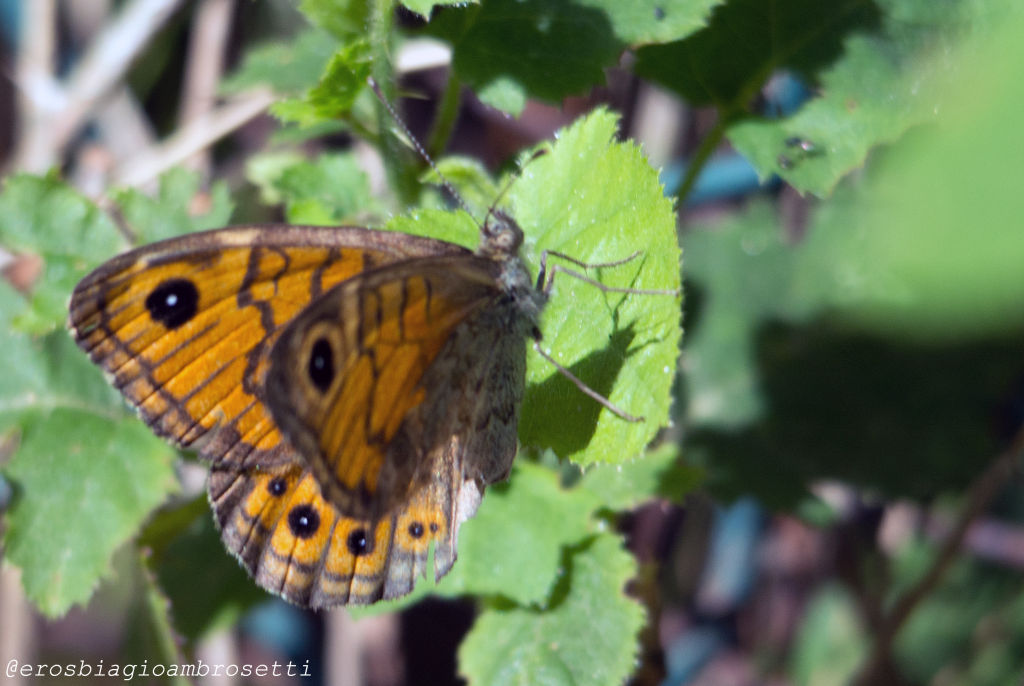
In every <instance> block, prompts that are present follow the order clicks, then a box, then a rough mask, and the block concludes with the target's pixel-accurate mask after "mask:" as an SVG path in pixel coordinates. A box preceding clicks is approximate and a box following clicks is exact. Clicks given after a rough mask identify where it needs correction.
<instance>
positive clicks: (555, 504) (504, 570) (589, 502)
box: [356, 460, 595, 616]
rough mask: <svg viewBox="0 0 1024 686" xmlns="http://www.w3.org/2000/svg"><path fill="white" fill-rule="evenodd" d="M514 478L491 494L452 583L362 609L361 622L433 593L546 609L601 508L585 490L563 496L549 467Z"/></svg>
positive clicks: (421, 585) (465, 529) (420, 585)
mask: <svg viewBox="0 0 1024 686" xmlns="http://www.w3.org/2000/svg"><path fill="white" fill-rule="evenodd" d="M512 471H513V474H512V478H511V479H509V481H507V482H505V483H502V484H498V485H496V486H492V487H491V488H489V489H488V490H487V493H486V494H485V496H484V499H483V502H482V503H481V504H480V509H479V510H478V511H477V513H476V516H474V517H473V518H472V519H470V520H468V521H467V522H465V523H464V524H463V525H462V528H461V529H460V530H459V541H458V544H459V548H458V553H459V557H458V560H457V561H456V563H455V566H454V567H452V570H451V572H449V573H448V575H447V576H446V577H444V578H443V579H442V580H441V581H440V582H438V583H436V584H435V583H434V581H433V577H432V576H430V575H428V578H426V579H420V580H419V581H418V582H417V584H416V590H415V591H414V593H413V595H412V596H409V597H406V598H402V599H399V600H397V601H393V602H391V603H379V604H378V605H374V606H373V607H372V608H369V609H363V608H359V609H358V610H357V611H356V613H357V615H358V616H365V615H369V614H380V613H381V612H382V611H384V612H390V611H392V610H395V609H398V608H401V607H406V606H408V605H411V604H412V603H413V602H415V601H417V600H419V599H421V598H422V597H424V596H426V595H428V594H430V593H435V594H438V595H442V596H459V595H466V594H472V595H477V596H500V597H501V598H503V599H505V600H507V601H510V602H514V603H517V604H519V605H523V606H526V605H539V604H541V603H542V602H543V601H544V600H545V599H546V598H547V597H548V596H549V595H550V593H551V590H552V587H553V586H554V584H555V582H556V580H557V579H558V578H559V575H560V568H561V566H562V563H563V560H562V557H563V550H564V548H565V546H568V545H573V544H578V543H579V542H580V541H582V540H583V539H584V538H585V537H587V536H588V535H590V534H592V533H593V532H594V527H595V524H594V522H593V521H592V520H591V516H590V515H591V512H592V511H593V509H594V507H595V500H594V497H593V494H591V493H587V492H584V491H582V490H580V489H572V490H565V489H563V488H561V487H560V486H559V484H558V477H557V475H556V474H555V473H554V472H553V471H552V470H550V469H547V468H545V467H540V466H537V465H535V464H532V463H530V462H525V461H523V460H517V461H516V463H515V466H514V468H513V470H512ZM552 522H557V526H553V525H552ZM526 560H528V561H529V563H528V564H526V563H524V561H526ZM429 568H430V567H428V569H429Z"/></svg>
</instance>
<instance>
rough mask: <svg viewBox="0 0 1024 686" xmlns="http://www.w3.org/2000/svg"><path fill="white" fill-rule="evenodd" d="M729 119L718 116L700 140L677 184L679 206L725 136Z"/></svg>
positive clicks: (724, 116)
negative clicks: (683, 176) (680, 181)
mask: <svg viewBox="0 0 1024 686" xmlns="http://www.w3.org/2000/svg"><path fill="white" fill-rule="evenodd" d="M729 121H731V119H729V118H728V117H727V116H726V115H724V114H723V115H722V116H720V117H719V119H718V121H717V122H716V123H715V126H714V128H712V129H711V130H710V131H709V132H708V135H706V136H705V137H704V140H702V141H701V143H700V146H699V147H698V148H697V152H696V153H695V154H694V156H693V159H691V160H690V163H689V164H688V165H687V167H686V177H685V178H684V179H683V183H682V184H681V185H680V186H679V192H678V193H676V195H677V196H678V198H679V206H680V207H682V206H683V204H685V203H686V198H687V197H688V196H689V195H690V192H691V191H692V190H693V187H694V185H695V184H696V183H697V179H698V177H700V173H701V171H703V169H704V165H706V164H707V162H708V160H709V159H711V155H712V154H713V153H714V152H715V148H717V147H718V144H719V143H721V142H722V138H723V137H724V136H725V129H726V127H727V126H728V124H729Z"/></svg>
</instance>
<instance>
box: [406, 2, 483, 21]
mask: <svg viewBox="0 0 1024 686" xmlns="http://www.w3.org/2000/svg"><path fill="white" fill-rule="evenodd" d="M467 4H474V5H475V4H479V0H403V2H402V5H403V6H405V8H406V9H408V10H410V11H412V12H415V13H416V14H418V15H420V16H421V17H427V18H429V17H430V11H431V10H432V9H433V8H434V7H445V6H452V5H454V6H457V7H462V6H464V5H467Z"/></svg>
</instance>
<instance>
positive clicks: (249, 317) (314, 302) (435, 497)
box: [70, 212, 545, 607]
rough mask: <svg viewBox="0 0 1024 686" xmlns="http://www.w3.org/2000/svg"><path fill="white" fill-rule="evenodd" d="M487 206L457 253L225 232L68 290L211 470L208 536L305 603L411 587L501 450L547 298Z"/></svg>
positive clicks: (83, 342)
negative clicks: (214, 525) (212, 526)
mask: <svg viewBox="0 0 1024 686" xmlns="http://www.w3.org/2000/svg"><path fill="white" fill-rule="evenodd" d="M522 238H523V236H522V232H521V230H520V229H519V227H518V226H517V225H516V224H515V222H514V221H512V220H511V219H510V218H508V217H507V216H505V215H503V214H501V213H498V212H496V213H492V215H491V217H490V218H489V220H488V221H487V222H485V223H484V225H483V226H482V239H481V243H480V246H479V248H478V249H477V250H476V251H475V252H471V251H469V250H466V249H465V248H462V247H460V246H457V245H454V244H451V243H447V242H444V241H439V240H433V239H428V238H420V237H415V236H410V235H406V234H402V233H396V232H387V231H375V230H369V229H362V228H354V227H342V228H325V227H295V226H283V225H272V226H265V227H238V228H229V229H222V230H218V231H211V232H206V233H199V234H192V235H188V236H184V237H180V238H173V239H170V240H166V241H161V242H159V243H155V244H152V245H148V246H145V247H142V248H138V249H136V250H133V251H131V252H128V253H126V254H124V255H121V256H119V257H116V258H114V259H112V260H110V261H109V262H107V263H105V264H104V265H102V266H100V267H99V268H98V269H96V270H95V271H94V272H92V273H91V274H90V275H88V276H87V277H85V278H84V279H83V280H82V281H81V282H80V283H79V284H78V286H77V287H76V288H75V290H74V293H73V295H72V298H71V305H70V313H71V316H70V326H71V329H72V331H73V334H74V336H75V339H76V340H77V341H78V343H79V345H80V346H81V347H82V348H83V349H84V350H85V351H86V352H88V354H89V356H90V357H91V358H92V360H93V361H94V362H96V363H97V364H98V365H100V366H101V367H102V368H103V369H104V370H105V371H106V372H107V373H108V374H109V375H110V377H111V381H112V383H113V384H114V386H115V387H117V388H118V389H119V390H120V391H121V392H122V393H123V394H124V396H125V397H126V398H127V399H128V401H129V402H130V403H131V404H133V405H134V406H135V407H136V408H137V409H138V412H139V414H140V415H141V417H142V418H143V419H144V420H145V421H146V422H147V423H148V424H149V425H150V426H151V427H152V428H153V429H154V431H156V432H157V433H158V434H160V435H161V436H164V437H167V438H168V439H170V440H171V441H173V442H174V443H176V444H177V445H179V446H182V447H191V448H194V449H196V450H198V453H199V455H200V456H201V457H202V458H204V459H206V460H208V461H209V462H210V463H211V474H210V479H209V495H210V500H211V502H212V504H213V506H214V510H215V513H216V518H217V521H218V523H219V525H220V527H221V530H222V537H223V539H224V542H225V544H226V545H227V547H228V548H229V549H230V550H231V551H232V552H234V553H235V554H236V555H237V556H238V557H239V559H240V560H241V561H242V563H243V564H244V566H245V567H246V568H247V569H248V570H249V571H250V573H251V574H252V575H253V576H254V577H255V578H256V580H257V582H258V583H259V584H260V585H262V586H263V587H265V588H267V589H268V590H271V591H274V592H277V593H280V594H281V595H283V596H284V597H285V598H287V599H289V600H291V601H294V602H296V603H299V604H302V605H308V606H311V607H325V606H331V605H338V604H363V603H371V602H374V601H376V600H378V599H380V598H390V597H396V596H400V595H403V594H405V593H408V592H409V591H410V590H411V589H412V586H413V583H414V580H415V578H416V577H417V576H419V575H422V574H423V572H424V571H425V565H426V563H427V559H428V549H429V547H430V545H431V544H433V545H434V562H435V570H434V571H435V575H436V576H437V577H440V576H441V575H443V574H444V573H445V572H447V571H448V569H449V568H450V567H451V565H452V563H453V562H454V560H455V547H456V538H457V535H458V529H459V525H460V524H461V523H462V522H463V521H465V520H466V519H467V518H469V517H471V516H472V515H473V513H474V512H475V511H476V508H477V506H478V504H479V502H480V497H481V494H482V492H483V490H484V488H485V487H486V486H487V485H488V484H490V483H493V482H495V481H497V480H500V479H503V478H504V477H505V476H506V475H507V474H508V471H509V468H510V466H511V463H512V460H513V458H514V456H515V452H516V425H517V419H518V411H519V404H520V400H521V396H522V392H523V385H524V373H525V345H524V341H525V339H526V338H528V337H531V336H534V337H536V336H539V333H538V329H537V321H538V317H539V314H540V310H541V308H542V307H543V305H544V301H545V295H544V294H543V292H542V291H540V290H537V289H535V288H534V287H533V285H532V283H531V280H530V276H529V274H528V272H527V271H526V268H525V266H524V265H523V263H522V261H521V260H520V258H519V257H518V255H517V252H518V249H519V246H520V244H521V243H522Z"/></svg>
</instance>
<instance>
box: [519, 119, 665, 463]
mask: <svg viewBox="0 0 1024 686" xmlns="http://www.w3.org/2000/svg"><path fill="white" fill-rule="evenodd" d="M616 124H617V118H616V117H615V116H614V115H612V114H610V113H608V112H605V111H601V110H599V111H597V112H595V113H593V114H591V115H589V116H587V117H586V118H584V119H582V120H580V121H578V122H577V123H575V124H573V125H572V126H571V127H569V128H568V129H565V130H563V131H561V132H560V133H559V134H558V139H557V142H556V143H555V144H554V145H552V146H551V150H550V152H549V154H547V155H544V156H543V157H540V158H538V159H536V160H534V161H533V162H531V163H530V164H529V165H528V166H527V167H526V169H525V170H524V172H523V175H522V177H521V178H520V179H519V180H518V181H517V182H516V183H515V184H514V185H513V187H512V189H511V190H510V191H509V193H508V196H509V203H510V205H511V206H512V208H513V216H514V217H515V218H516V219H517V220H518V222H519V224H520V225H521V226H522V227H523V229H524V231H525V232H526V235H527V238H526V244H525V246H524V254H525V256H526V259H527V261H528V263H529V264H531V266H532V268H536V266H537V265H538V264H539V262H540V256H541V253H542V251H545V250H549V251H558V252H561V253H563V254H566V255H569V256H571V257H573V258H574V259H577V260H582V261H584V262H588V263H592V264H594V263H602V262H613V261H618V260H623V259H625V258H628V257H630V255H633V254H634V253H635V252H636V251H640V254H639V255H637V257H636V259H633V260H631V261H629V262H628V263H626V264H623V265H620V266H617V267H610V268H602V269H591V270H589V271H588V274H589V276H590V277H591V278H595V279H597V280H599V281H601V282H602V283H603V284H605V285H607V286H613V287H622V288H634V289H667V290H677V289H678V288H679V278H680V252H679V244H678V241H677V238H676V230H675V213H674V212H673V209H672V203H671V201H669V200H668V199H667V198H665V197H664V195H663V194H662V189H661V185H660V183H659V182H658V177H657V173H656V172H655V171H654V169H652V168H651V166H650V165H649V164H648V163H647V160H646V159H645V158H644V157H643V154H642V153H641V151H640V149H639V148H638V147H637V146H636V145H635V144H633V143H629V142H626V143H615V142H613V138H614V136H615V130H616ZM557 262H559V260H558V258H554V257H552V258H550V264H549V269H550V268H551V265H553V264H555V263H557ZM563 264H564V262H563ZM566 266H568V267H571V268H573V269H575V267H574V266H573V265H571V264H570V265H566ZM680 318H681V314H680V298H679V297H678V296H677V297H673V296H670V295H641V294H621V293H604V292H602V291H601V290H599V289H598V288H596V287H595V286H593V285H591V284H588V283H585V282H583V281H581V280H579V279H576V278H573V277H572V276H570V275H567V274H561V275H559V276H558V277H557V278H556V281H555V286H554V290H553V293H552V297H551V300H550V302H549V303H548V306H547V307H546V309H545V310H544V313H543V316H542V318H541V332H542V333H543V336H544V339H543V341H542V342H541V345H542V346H543V349H544V350H545V351H547V352H548V353H549V354H550V355H552V356H553V357H554V358H555V359H556V360H557V361H558V362H559V364H561V365H562V366H564V367H567V368H568V369H569V370H570V371H571V372H572V373H573V374H574V375H575V376H576V377H578V378H579V379H581V380H582V381H583V382H584V383H586V384H587V385H588V386H590V388H592V389H593V390H595V391H597V392H598V393H600V394H602V395H604V396H605V397H606V398H608V399H609V400H610V401H611V402H612V403H614V404H615V405H616V406H618V407H620V408H622V409H624V410H625V411H627V412H629V413H631V414H633V415H636V416H640V417H643V418H644V421H642V422H637V423H630V422H627V421H625V420H623V419H622V418H620V417H618V416H616V415H615V414H613V413H611V412H610V411H608V410H606V409H602V408H601V406H600V405H598V404H597V403H596V402H595V401H593V400H591V399H590V398H588V397H586V396H585V395H583V393H582V392H580V390H579V389H578V388H576V387H575V386H574V385H573V384H572V383H571V382H569V381H568V380H567V379H566V378H565V377H564V376H562V375H561V374H560V373H558V372H557V371H556V370H555V369H554V368H553V367H552V366H551V364H550V363H549V362H548V361H546V360H544V359H543V358H541V357H540V356H539V355H537V354H536V353H534V352H533V351H530V353H529V369H528V373H527V390H526V396H525V398H524V402H523V413H522V420H521V424H520V431H519V435H520V437H521V439H522V441H523V444H524V445H528V446H534V447H540V448H551V449H552V450H554V452H555V453H556V454H557V455H558V456H559V457H569V458H570V459H572V460H573V461H574V462H576V463H577V464H580V465H584V466H586V465H590V464H593V463H596V462H614V463H622V462H628V461H630V460H632V459H633V458H635V457H636V456H637V455H640V454H641V453H642V452H643V450H644V448H645V447H646V446H647V444H648V443H649V442H650V441H651V439H652V438H653V437H654V434H655V433H656V432H657V430H658V428H659V427H661V426H664V425H665V424H666V423H667V422H668V410H669V396H670V391H671V387H672V381H673V379H674V378H675V371H676V361H677V358H678V356H679V341H680V338H681V337H682V330H681V327H680Z"/></svg>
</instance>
